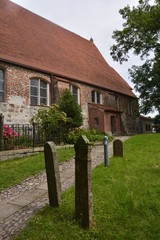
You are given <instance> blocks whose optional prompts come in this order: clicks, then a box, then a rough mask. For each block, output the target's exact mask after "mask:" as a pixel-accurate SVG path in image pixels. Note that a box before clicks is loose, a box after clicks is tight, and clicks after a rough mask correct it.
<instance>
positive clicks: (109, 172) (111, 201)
mask: <svg viewBox="0 0 160 240" xmlns="http://www.w3.org/2000/svg"><path fill="white" fill-rule="evenodd" d="M124 150H125V156H124V158H117V157H116V158H111V159H110V167H109V168H105V167H104V166H103V165H101V166H99V167H97V168H96V169H94V171H93V175H92V176H93V209H94V224H93V227H92V228H91V229H90V230H82V229H81V228H80V226H79V225H78V224H77V223H76V221H75V220H74V188H71V189H70V190H68V191H66V192H65V193H64V194H63V205H62V207H60V208H57V209H51V208H49V207H48V206H46V208H45V209H44V210H42V211H40V212H39V213H38V214H37V215H36V216H35V217H34V218H33V219H32V220H31V221H29V223H28V225H27V227H26V228H25V230H24V231H23V232H22V233H21V234H20V235H19V236H18V237H17V238H16V239H17V240H18V239H19V240H23V239H25V240H26V239H27V240H28V239H34V240H44V239H45V240H46V239H56V240H61V239H63V240H68V239H69V240H71V239H76V240H85V239H90V240H92V239H96V240H97V239H99V240H124V239H125V240H159V239H160V134H155V135H138V136H134V137H132V138H131V139H129V140H128V141H126V142H125V149H124Z"/></svg>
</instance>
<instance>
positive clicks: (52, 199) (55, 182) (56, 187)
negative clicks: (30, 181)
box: [44, 142, 62, 207]
mask: <svg viewBox="0 0 160 240" xmlns="http://www.w3.org/2000/svg"><path fill="white" fill-rule="evenodd" d="M44 155H45V166H46V174H47V185H48V196H49V205H50V206H51V207H58V206H59V205H60V204H61V202H62V191H61V182H60V173H59V165H58V154H57V149H56V145H55V144H54V142H47V143H46V144H45V145H44Z"/></svg>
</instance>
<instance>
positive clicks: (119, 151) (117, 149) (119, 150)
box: [113, 139, 124, 157]
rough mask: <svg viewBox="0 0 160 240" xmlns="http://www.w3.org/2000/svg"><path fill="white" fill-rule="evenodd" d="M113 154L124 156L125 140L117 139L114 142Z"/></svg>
mask: <svg viewBox="0 0 160 240" xmlns="http://www.w3.org/2000/svg"><path fill="white" fill-rule="evenodd" d="M113 156H114V157H123V156H124V149H123V142H122V141H121V140H120V139H116V140H115V141H114V142H113Z"/></svg>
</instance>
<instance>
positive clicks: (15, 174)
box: [0, 148, 75, 191]
mask: <svg viewBox="0 0 160 240" xmlns="http://www.w3.org/2000/svg"><path fill="white" fill-rule="evenodd" d="M74 155H75V151H74V148H62V149H58V160H59V163H62V162H63V161H66V160H69V159H70V158H71V157H73V156H74ZM44 169H45V162H44V154H43V153H40V154H36V155H32V156H29V157H25V158H17V159H14V160H8V161H4V162H0V191H2V190H4V189H5V188H7V187H10V186H13V185H15V184H18V183H20V182H21V181H22V180H24V179H26V178H28V177H30V176H33V175H35V174H37V173H39V172H40V171H42V170H44Z"/></svg>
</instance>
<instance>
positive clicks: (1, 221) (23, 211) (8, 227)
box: [0, 137, 128, 240]
mask: <svg viewBox="0 0 160 240" xmlns="http://www.w3.org/2000/svg"><path fill="white" fill-rule="evenodd" d="M118 138H119V139H121V140H122V141H125V140H126V139H128V137H118ZM112 154H113V143H110V144H109V157H111V156H112ZM91 157H92V168H94V167H96V166H97V165H99V164H101V163H102V162H103V161H104V146H103V145H99V146H94V147H93V148H92V152H91ZM59 167H60V178H61V186H62V190H63V191H64V190H66V189H68V188H69V187H71V186H72V185H73V184H74V182H75V176H74V174H75V163H74V159H71V160H70V161H67V162H64V163H63V164H60V166H59ZM47 203H48V193H47V182H46V174H45V171H43V172H41V173H39V174H37V175H36V176H34V177H31V178H28V179H26V180H25V181H23V182H21V183H20V184H19V185H16V186H13V187H12V188H9V189H6V190H5V191H2V192H1V193H0V240H9V239H13V237H14V235H15V234H16V233H18V232H19V231H20V230H21V229H23V228H24V227H25V225H26V223H27V221H28V220H29V219H30V218H31V217H32V216H33V215H34V214H35V213H36V212H37V211H38V210H40V209H42V208H43V207H44V206H45V205H46V204H47Z"/></svg>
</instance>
